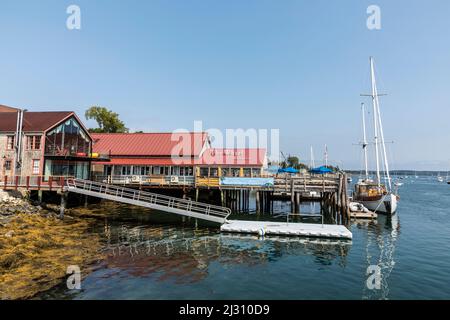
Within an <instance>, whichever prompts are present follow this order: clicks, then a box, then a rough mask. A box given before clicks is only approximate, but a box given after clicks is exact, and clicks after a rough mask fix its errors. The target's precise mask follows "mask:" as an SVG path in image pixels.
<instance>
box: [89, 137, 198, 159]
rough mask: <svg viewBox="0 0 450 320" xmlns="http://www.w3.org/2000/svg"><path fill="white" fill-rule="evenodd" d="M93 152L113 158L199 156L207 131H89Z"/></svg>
mask: <svg viewBox="0 0 450 320" xmlns="http://www.w3.org/2000/svg"><path fill="white" fill-rule="evenodd" d="M91 136H92V138H93V139H94V140H93V141H94V145H93V150H94V152H95V153H100V154H110V155H111V156H112V157H117V156H119V157H120V156H128V157H133V156H134V157H141V156H147V157H157V156H159V157H169V158H170V157H172V156H175V157H176V156H184V157H199V156H200V153H201V151H202V149H203V147H204V145H205V143H206V139H207V133H205V132H201V133H193V132H191V133H92V134H91Z"/></svg>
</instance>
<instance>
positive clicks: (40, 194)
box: [38, 190, 42, 203]
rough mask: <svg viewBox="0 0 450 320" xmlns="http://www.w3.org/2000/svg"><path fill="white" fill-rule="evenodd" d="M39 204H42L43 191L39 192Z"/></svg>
mask: <svg viewBox="0 0 450 320" xmlns="http://www.w3.org/2000/svg"><path fill="white" fill-rule="evenodd" d="M38 202H39V203H42V190H38Z"/></svg>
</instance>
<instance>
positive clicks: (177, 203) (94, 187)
mask: <svg viewBox="0 0 450 320" xmlns="http://www.w3.org/2000/svg"><path fill="white" fill-rule="evenodd" d="M64 191H68V192H74V193H78V194H84V195H87V196H91V197H97V198H101V199H107V200H111V201H116V202H122V203H127V204H131V205H135V206H140V207H146V208H150V209H155V210H160V211H165V212H170V213H174V214H178V215H182V216H187V217H191V218H196V219H201V220H206V221H210V222H216V223H219V224H223V223H225V222H226V221H227V217H228V216H229V215H230V214H231V209H229V208H226V207H220V206H214V205H211V204H207V203H202V202H197V201H192V200H188V199H181V198H175V197H169V196H165V195H161V194H157V193H150V192H145V191H141V190H137V189H129V188H124V187H120V186H115V185H111V184H106V183H99V182H94V181H90V180H81V179H68V180H67V181H66V186H65V187H64Z"/></svg>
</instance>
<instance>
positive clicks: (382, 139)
mask: <svg viewBox="0 0 450 320" xmlns="http://www.w3.org/2000/svg"><path fill="white" fill-rule="evenodd" d="M372 69H373V58H372ZM373 87H374V93H375V104H376V116H377V118H378V128H379V131H380V139H381V147H382V150H383V162H384V171H385V176H386V179H387V181H388V186H389V190H388V191H391V190H392V183H391V176H390V173H389V162H388V159H387V152H386V144H385V142H384V133H383V123H382V122H381V111H380V101H379V99H378V89H377V84H376V82H375V74H373Z"/></svg>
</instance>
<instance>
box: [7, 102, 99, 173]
mask: <svg viewBox="0 0 450 320" xmlns="http://www.w3.org/2000/svg"><path fill="white" fill-rule="evenodd" d="M12 109H13V110H14V111H11V110H12ZM21 114H23V116H22V117H21ZM20 118H22V121H21V122H22V126H21V128H20V125H19V126H18V123H20ZM18 127H19V128H20V129H19V130H17V128H18ZM91 151H92V138H91V136H90V135H89V133H88V131H87V129H86V128H85V127H84V125H83V123H82V122H81V121H80V119H79V118H78V117H77V116H76V114H75V113H74V112H71V111H60V112H29V111H24V112H19V109H15V108H10V107H5V106H2V108H0V177H5V176H7V177H10V176H16V175H21V176H45V177H49V176H75V177H78V178H84V179H87V178H89V176H90V165H91V161H92V159H91V158H90V155H91Z"/></svg>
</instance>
